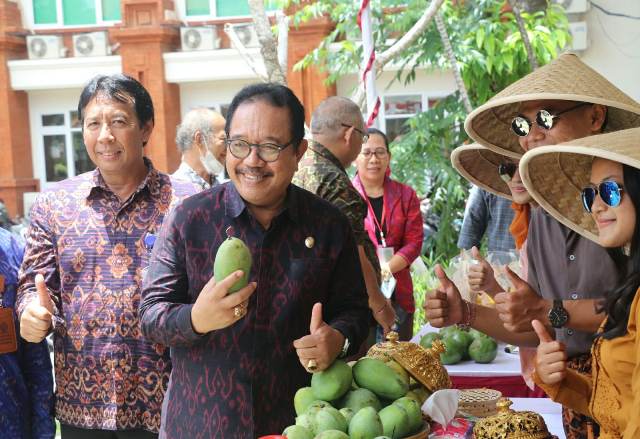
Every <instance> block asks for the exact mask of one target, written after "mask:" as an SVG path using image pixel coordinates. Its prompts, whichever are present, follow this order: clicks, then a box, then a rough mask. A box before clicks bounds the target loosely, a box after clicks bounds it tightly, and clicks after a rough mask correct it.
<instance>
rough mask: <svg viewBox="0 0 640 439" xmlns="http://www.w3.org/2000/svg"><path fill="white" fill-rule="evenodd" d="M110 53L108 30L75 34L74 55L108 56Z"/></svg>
mask: <svg viewBox="0 0 640 439" xmlns="http://www.w3.org/2000/svg"><path fill="white" fill-rule="evenodd" d="M110 54H111V50H110V49H109V37H108V35H107V32H106V31H103V32H90V33H86V34H76V35H74V36H73V55H74V56H107V55H110Z"/></svg>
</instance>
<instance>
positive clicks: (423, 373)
mask: <svg viewBox="0 0 640 439" xmlns="http://www.w3.org/2000/svg"><path fill="white" fill-rule="evenodd" d="M444 351H445V347H444V344H443V343H442V342H441V341H440V340H435V341H434V342H433V345H432V347H431V349H425V348H423V347H422V346H420V345H417V344H415V343H411V342H408V341H398V333H397V332H393V331H391V332H389V334H387V341H385V342H381V343H376V344H375V345H373V346H371V348H370V349H369V351H368V352H367V356H368V357H372V358H377V359H379V360H382V361H388V360H394V361H395V362H397V363H398V364H400V365H401V366H402V367H403V368H404V369H405V370H406V371H407V372H408V373H409V375H411V376H412V377H413V379H415V380H416V381H418V382H419V383H420V384H422V385H423V386H425V387H426V388H427V390H429V391H430V392H432V393H433V392H435V391H436V390H440V389H449V388H451V379H450V378H449V374H448V373H447V370H446V369H445V368H444V366H442V363H441V362H440V354H441V353H442V352H444Z"/></svg>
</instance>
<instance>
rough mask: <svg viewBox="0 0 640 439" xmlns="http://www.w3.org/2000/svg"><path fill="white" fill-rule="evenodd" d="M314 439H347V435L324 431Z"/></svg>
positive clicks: (340, 432) (337, 431) (334, 431)
mask: <svg viewBox="0 0 640 439" xmlns="http://www.w3.org/2000/svg"><path fill="white" fill-rule="evenodd" d="M315 439H349V435H348V434H347V433H345V432H343V431H340V430H326V431H323V432H322V433H320V434H319V435H317V436H316V437H315Z"/></svg>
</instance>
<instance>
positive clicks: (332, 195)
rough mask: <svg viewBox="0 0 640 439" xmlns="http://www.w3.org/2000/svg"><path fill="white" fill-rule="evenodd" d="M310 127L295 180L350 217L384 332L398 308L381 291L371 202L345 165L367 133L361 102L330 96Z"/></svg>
mask: <svg viewBox="0 0 640 439" xmlns="http://www.w3.org/2000/svg"><path fill="white" fill-rule="evenodd" d="M311 132H312V134H313V142H312V143H311V145H309V149H308V150H307V152H306V153H305V155H304V157H303V158H302V160H301V161H300V166H299V170H298V172H296V174H295V176H294V178H293V183H294V184H296V185H298V186H300V187H302V188H304V189H306V190H308V191H311V192H313V193H314V194H316V195H318V196H319V197H321V198H323V199H325V200H327V201H328V202H330V203H331V204H333V205H334V206H336V207H337V208H339V209H340V210H341V211H342V212H343V213H344V214H345V215H346V216H347V218H349V222H350V224H351V228H352V230H353V232H354V234H355V236H356V243H357V245H358V254H359V258H360V264H361V267H362V272H363V274H364V278H365V282H366V285H367V294H368V296H369V308H370V309H371V313H372V314H373V317H374V318H375V319H376V321H377V322H378V324H379V325H380V326H382V328H383V329H384V332H385V333H386V332H388V331H389V329H390V328H391V326H392V325H393V323H394V321H395V317H396V315H395V311H394V310H393V307H392V306H391V304H390V302H389V301H388V300H387V299H386V298H385V297H384V295H383V294H382V292H381V291H380V280H381V279H380V277H381V275H380V262H379V260H378V256H377V255H376V249H375V247H374V245H373V243H372V242H371V240H370V239H369V236H368V235H367V232H366V230H365V229H364V219H365V218H366V216H367V205H366V203H365V201H364V199H363V198H362V197H361V196H360V194H359V193H358V191H357V190H356V188H354V187H353V185H352V184H351V179H350V178H349V175H347V172H346V171H345V168H347V167H348V166H350V165H351V163H353V161H354V160H355V159H356V157H357V156H358V154H360V150H361V149H362V144H363V143H366V141H367V137H368V136H367V134H366V133H365V126H364V120H363V119H362V113H360V108H359V107H358V106H357V105H356V104H355V103H354V102H352V101H350V100H349V99H347V98H343V97H338V96H332V97H330V98H327V99H325V100H324V101H322V102H321V103H320V105H318V107H317V108H316V109H315V110H314V112H313V115H312V116H311Z"/></svg>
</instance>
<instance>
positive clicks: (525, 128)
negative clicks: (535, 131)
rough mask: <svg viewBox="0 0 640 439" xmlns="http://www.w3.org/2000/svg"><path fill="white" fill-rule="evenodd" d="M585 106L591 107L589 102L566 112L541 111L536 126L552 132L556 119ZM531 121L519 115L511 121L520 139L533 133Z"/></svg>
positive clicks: (537, 115) (513, 129) (537, 114)
mask: <svg viewBox="0 0 640 439" xmlns="http://www.w3.org/2000/svg"><path fill="white" fill-rule="evenodd" d="M585 105H591V104H590V103H589V102H581V103H579V104H578V105H575V106H573V107H571V108H567V109H566V110H562V111H559V112H557V113H555V114H553V113H551V112H550V111H549V110H545V109H542V110H539V111H538V112H537V113H536V124H537V125H538V126H539V127H540V128H544V129H545V130H550V129H551V128H553V124H554V123H555V122H554V121H555V119H557V118H558V117H559V116H560V115H561V114H564V113H568V112H569V111H573V110H575V109H577V108H580V107H583V106H585ZM531 126H532V124H531V121H530V120H529V119H527V118H526V117H525V116H523V115H518V116H516V117H514V118H513V120H512V121H511V130H512V131H513V132H514V133H515V134H516V135H517V136H519V137H527V136H528V135H529V133H530V132H531Z"/></svg>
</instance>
